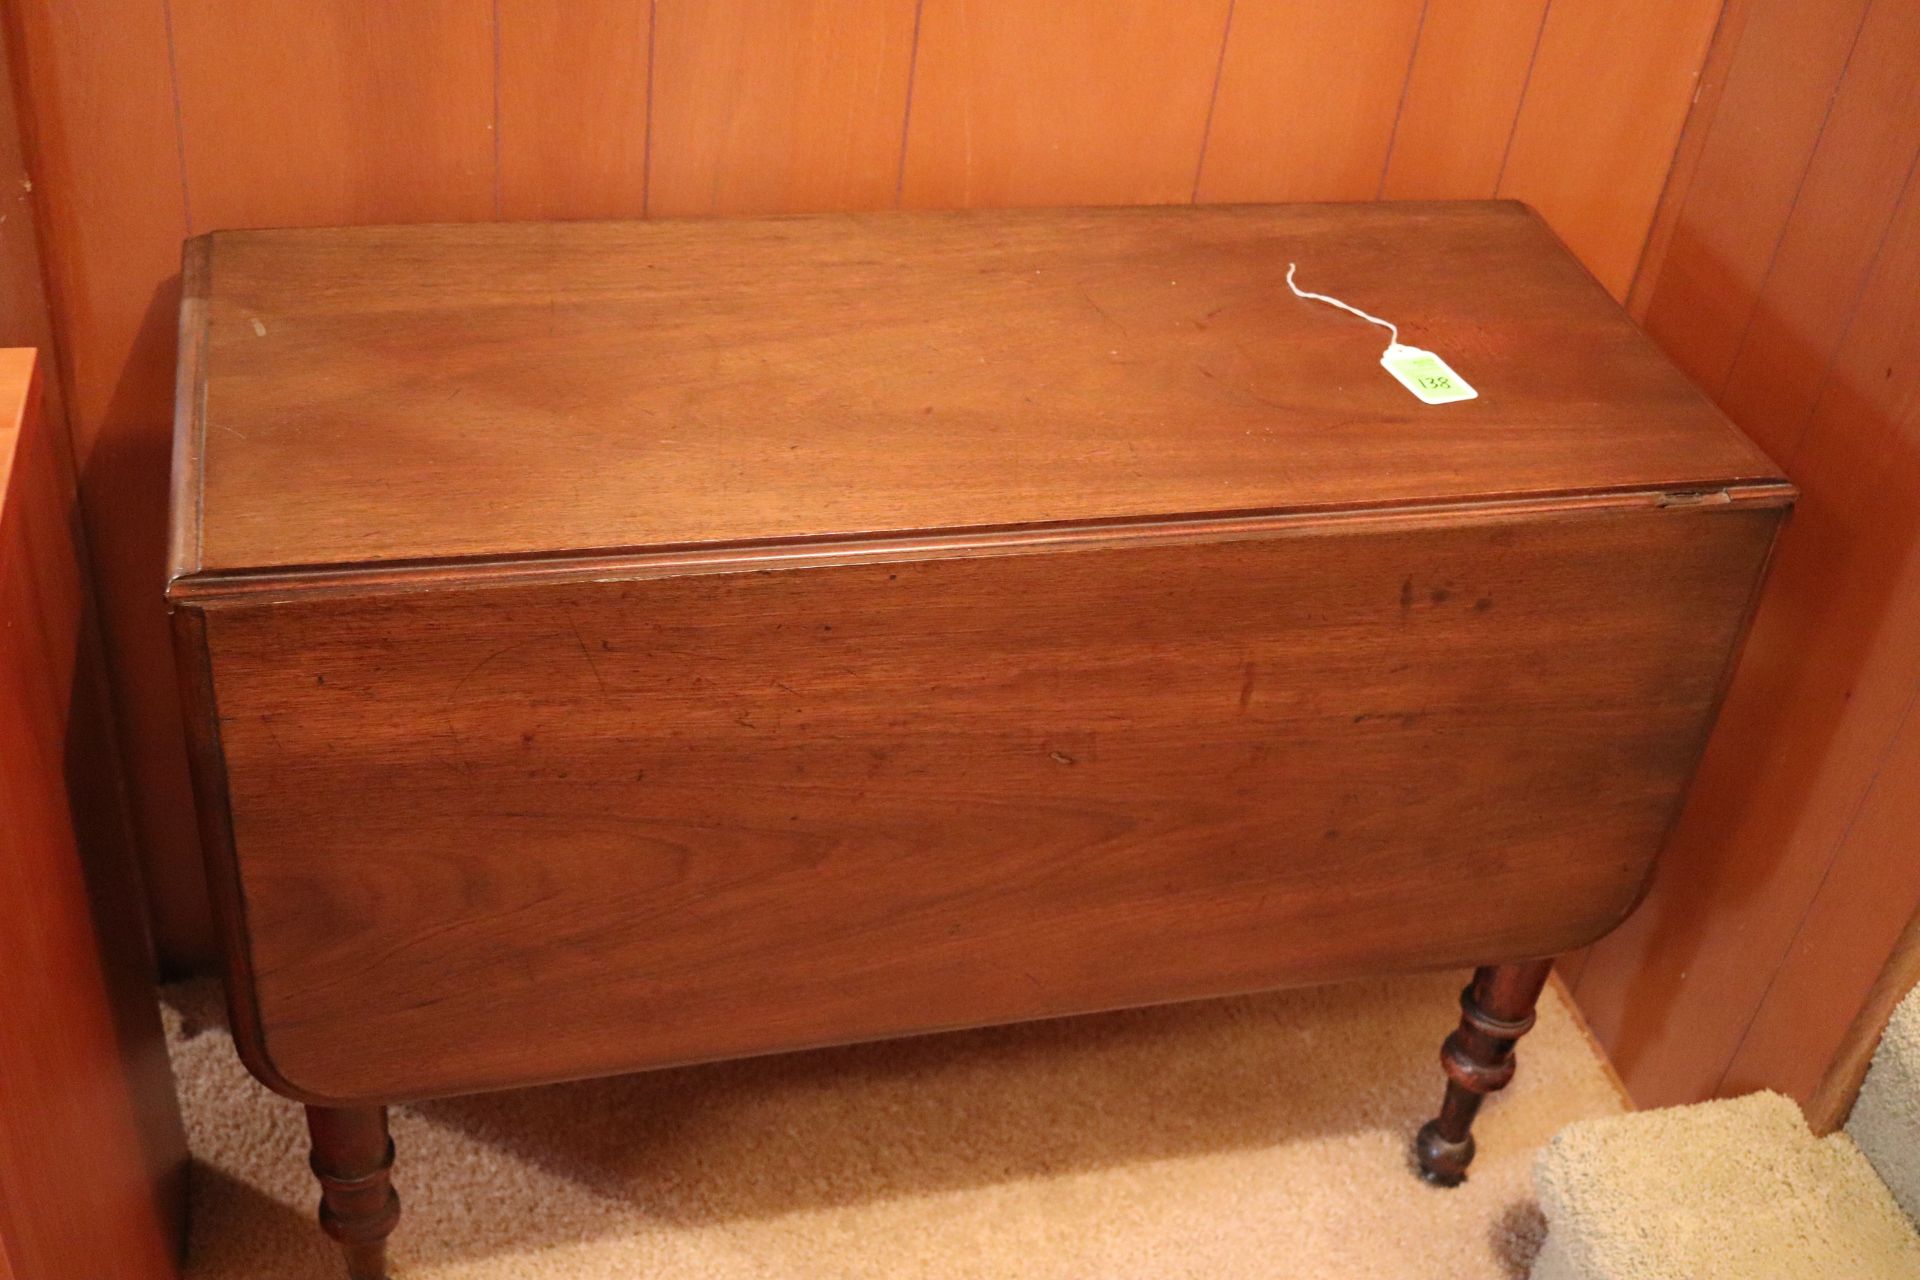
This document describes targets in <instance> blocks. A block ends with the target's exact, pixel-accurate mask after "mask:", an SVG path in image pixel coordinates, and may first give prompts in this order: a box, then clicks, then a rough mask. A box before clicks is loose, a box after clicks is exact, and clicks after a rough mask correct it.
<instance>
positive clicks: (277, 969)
mask: <svg viewBox="0 0 1920 1280" xmlns="http://www.w3.org/2000/svg"><path fill="white" fill-rule="evenodd" d="M1634 510H1635V509H1634V508H1632V507H1628V506H1620V505H1617V504H1616V505H1615V506H1613V507H1612V508H1611V509H1610V510H1602V511H1596V512H1591V513H1585V514H1581V513H1577V512H1576V513H1570V514H1563V515H1561V516H1559V517H1557V518H1555V517H1552V516H1541V515H1529V516H1523V517H1518V518H1509V519H1500V518H1479V519H1468V520H1465V521H1458V522H1451V523H1449V522H1442V523H1439V524H1435V525H1431V526H1428V527H1412V528H1396V527H1394V526H1392V525H1391V524H1387V525H1384V526H1383V525H1382V524H1380V523H1379V522H1378V521H1375V520H1371V519H1367V518H1363V517H1349V518H1346V519H1343V520H1340V521H1337V522H1335V523H1334V524H1333V525H1330V526H1325V527H1317V528H1315V529H1313V530H1307V531H1297V532H1292V533H1280V534H1277V535H1273V536H1265V537H1252V538H1245V539H1242V540H1237V541H1228V542H1214V541H1203V542H1198V543H1168V542H1167V541H1166V540H1165V539H1164V537H1162V536H1161V535H1159V534H1157V533H1155V532H1153V531H1151V530H1141V531H1139V532H1138V533H1131V532H1128V531H1126V530H1118V529H1117V530H1115V532H1114V533H1113V535H1112V536H1111V538H1110V539H1109V545H1107V546H1105V547H1098V546H1091V547H1087V548H1083V549H1079V550H1075V551H1072V552H1071V553H1067V554H1062V553H1060V552H1059V551H1050V550H1047V549H1044V548H1041V549H1034V550H1029V551H1028V552H1026V553H1021V554H999V555H985V556H983V555H978V554H971V555H969V554H964V553H963V554H958V555H955V556H950V557H947V558H940V559H910V560H899V561H894V562H891V563H877V564H863V563H841V564H838V565H822V566H819V567H813V568H805V569H800V570H797V571H796V570H785V571H783V570H782V569H781V567H780V566H779V563H778V562H777V561H774V562H768V563H764V564H759V565H755V564H752V563H749V564H746V565H743V566H742V568H741V569H740V570H739V571H736V572H731V573H727V572H713V571H701V572H693V573H682V574H679V575H677V576H650V577H638V576H629V575H623V574H621V573H620V572H618V571H602V572H598V573H596V574H595V575H593V577H592V578H591V579H584V578H569V577H565V576H561V577H557V578H553V579H549V580H543V581H532V582H516V583H509V584H507V585H502V586H487V585H485V580H484V579H480V580H468V581H466V582H465V583H461V582H460V578H461V577H462V576H464V575H461V574H458V573H456V574H453V575H451V576H448V575H447V574H446V573H444V572H443V573H440V574H437V575H436V577H435V579H420V580H416V581H415V582H413V583H412V584H411V585H410V586H408V587H406V588H405V589H399V590H389V591H380V592H375V593H372V594H361V593H347V594H344V595H343V594H340V593H338V592H332V591H327V590H321V591H318V592H303V591H301V590H299V589H298V588H297V587H296V588H294V589H293V590H291V591H289V590H287V589H285V588H275V589H274V590H272V591H271V592H266V593H255V592H247V593H244V594H242V595H238V596H230V597H225V598H221V599H213V600H208V601H207V602H206V605H205V612H204V628H205V632H204V634H205V645H206V650H205V653H206V661H207V662H208V664H209V666H208V669H209V670H210V671H211V672H212V678H213V685H214V690H215V694H214V696H215V697H217V699H218V705H219V722H218V727H217V740H218V743H219V746H220V749H221V752H222V754H223V757H224V760H225V763H226V773H225V779H226V800H227V803H226V804H225V805H214V806H210V811H212V812H214V813H221V812H231V814H232V828H231V838H232V848H233V849H234V850H235V855H234V856H235V858H236V863H237V867H238V886H237V888H238V892H239V894H240V899H241V904H242V910H240V911H238V912H235V913H234V914H233V915H232V916H231V917H230V919H231V920H233V921H234V922H235V923H236V927H239V928H243V929H244V932H243V933H242V934H241V935H240V936H239V938H238V939H237V941H236V945H237V946H238V947H239V948H240V949H241V950H242V951H243V952H244V968H243V971H242V976H240V977H239V978H237V980H239V981H242V982H245V983H246V984H247V988H246V989H248V990H251V991H252V992H253V993H254V995H255V996H256V998H257V1001H258V1006H257V1015H256V1016H257V1019H258V1021H257V1023H256V1024H255V1025H254V1027H253V1028H252V1029H247V1028H246V1027H245V1026H244V1024H243V1028H242V1039H243V1043H244V1044H245V1050H246V1052H247V1053H248V1055H249V1057H250V1060H251V1062H252V1064H253V1065H254V1067H255V1069H256V1071H260V1072H262V1074H263V1076H264V1078H266V1079H268V1080H269V1081H270V1082H272V1083H274V1084H275V1086H276V1087H278V1088H281V1089H283V1090H287V1091H290V1092H292V1093H294V1094H295V1095H296V1096H300V1097H303V1098H305V1099H307V1100H315V1099H316V1098H317V1099H318V1100H321V1101H328V1102H340V1101H357V1100H365V1101H373V1100H377V1099H393V1098H398V1097H406V1096H411V1095H416V1094H428V1093H442V1092H458V1091H465V1090H470V1089H477V1088H484V1087H489V1086H497V1085H504V1084H508V1083H524V1082H527V1081H531V1080H535V1079H544V1078H554V1077H559V1076H568V1075H585V1074H593V1073H599V1072H611V1071H623V1070H629V1069H633V1068H637V1067H642V1066H650V1065H659V1064H664V1063H668V1062H676V1061H687V1060H693V1059H701V1058H711V1057H721V1056H727V1055H731V1054H740V1053H750V1052H762V1051H767V1050H772V1049H782V1048H795V1047H799V1046H802V1045H809V1044H820V1043H827V1042H832V1041H839V1040H846V1039H854V1038H863V1037H869V1036H881V1035H893V1034H901V1033H905V1032H910V1031H918V1030H929V1029H933V1028H935V1027H946V1026H960V1025H967V1024H974V1023H982V1022H993V1021H1005V1020H1010V1019H1019V1018H1030V1017H1045V1016H1052V1015H1056V1014H1062V1013H1068V1012H1075V1011H1081V1010H1090V1009H1096V1008H1104V1007H1113V1006H1117V1005H1123V1004H1133V1003H1141V1002H1147V1001H1157V1000H1167V999H1177V998H1186V997H1194V996H1201V995H1211V994H1221V993H1224V992H1228V991H1239V990H1249V989H1254V988H1259V987H1265V986H1272V985H1278V984H1284V983H1289V982H1310V981H1327V980H1334V979H1337V978H1341V977H1349V976H1356V975H1358V974H1361V973H1369V972H1379V971H1386V970H1392V969H1397V968H1408V967H1422V966H1430V965H1431V966H1439V965H1446V964H1456V963H1461V962H1463V961H1466V960H1468V959H1469V958H1470V957H1474V956H1480V957H1520V956H1528V955H1539V954H1544V953H1551V952H1554V951H1557V950H1561V949H1563V948H1567V947H1572V946H1577V945H1579V944H1581V943H1584V942H1586V941H1587V940H1589V939H1591V938H1592V937H1594V936H1597V935H1598V934H1600V933H1602V932H1604V931H1605V930H1606V929H1607V928H1608V927H1610V926H1611V925H1612V924H1613V923H1614V922H1615V921H1616V920H1617V919H1618V918H1619V916H1620V915H1621V914H1622V913H1623V912H1625V911H1626V910H1627V908H1628V907H1629V906H1630V905H1631V904H1632V902H1633V901H1634V899H1635V897H1636V896H1637V893H1638V890H1639V886H1640V881H1641V877H1642V875H1643V874H1644V871H1645V869H1646V866H1647V864H1648V862H1649V860H1650V858H1651V857H1652V854H1653V852H1654V850H1655V848H1656V847H1657V845H1658V842H1659V836H1660V833H1661V832H1662V831H1663V830H1664V828H1665V826H1666V825H1667V823H1668V821H1669V820H1670V818H1671V815H1672V813H1673V810H1674V807H1675V805H1676V802H1677V799H1678V793H1679V787H1680V784H1681V782H1682V780H1683V779H1684V777H1685V775H1686V773H1687V771H1688V769H1689V767H1690V766H1691V763H1692V760H1693V757H1694V754H1695V753H1696V751H1697V750H1698V747H1699V744H1700V742H1701V741H1702V739H1703V737H1704V731H1705V726H1706V720H1707V714H1708V711H1709V709H1710V708H1711V706H1712V703H1713V701H1714V699H1715V697H1716V695H1717V691H1718V689H1719V686H1720V683H1721V678H1722V671H1723V668H1724V666H1725V664H1726V662H1727V659H1728V656H1729V654H1730V651H1731V648H1732V646H1733V643H1734V641H1735V639H1736V638H1737V636H1738V634H1739V632H1740V629H1741V626H1742V621H1743V618H1744V615H1745V612H1746V607H1747V603H1748V600H1749V598H1750V595H1751V591H1752V585H1753V577H1754V574H1755V572H1756V571H1757V569H1758V566H1759V564H1760V562H1761V560H1762V558H1763V557H1764V555H1765V551H1766V547H1767V545H1768V544H1769V542H1770V540H1771V538H1772V530H1773V527H1774V524H1775V522H1776V520H1777V517H1778V514H1779V512H1778V510H1777V509H1767V508H1762V509H1742V508H1739V507H1737V506H1736V507H1725V506H1723V507H1694V508H1673V509H1667V510H1658V509H1653V508H1644V507H1643V508H1639V509H1638V510H1637V513H1635V514H1627V513H1628V512H1630V511H1634ZM436 580H437V581H438V583H439V584H440V585H439V586H438V587H436V585H435V581H436ZM1276 582H1284V583H1287V584H1288V589H1287V590H1286V591H1283V592H1276V591H1275V590H1273V584H1274V583H1276ZM180 585H182V586H184V589H185V595H186V596H187V597H188V598H191V597H192V594H193V590H194V588H193V587H192V585H191V584H180ZM453 586H462V587H463V588H464V589H458V590H447V589H441V588H444V587H453ZM185 614H187V615H189V616H191V615H193V611H192V610H187V611H185ZM185 634H186V635H187V636H188V637H189V643H191V638H190V637H191V634H192V632H191V629H190V630H189V632H187V633H185ZM241 920H244V925H243V926H241V925H239V924H238V922H239V921H241ZM749 922H750V923H749ZM769 973H777V974H779V975H780V979H779V981H778V982H769V981H768V980H767V975H768V974H769ZM509 1028H511V1032H510V1033H507V1030H508V1029H509ZM343 1037H344V1038H343ZM348 1044H351V1045H353V1046H355V1047H354V1048H353V1049H351V1050H348V1049H347V1048H346V1046H347V1045H348Z"/></svg>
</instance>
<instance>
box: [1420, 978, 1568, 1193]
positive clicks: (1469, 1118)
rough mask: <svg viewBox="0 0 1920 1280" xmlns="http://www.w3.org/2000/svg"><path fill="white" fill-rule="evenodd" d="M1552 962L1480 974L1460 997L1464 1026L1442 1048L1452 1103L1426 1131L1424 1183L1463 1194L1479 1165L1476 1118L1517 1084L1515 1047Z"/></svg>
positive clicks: (1448, 1100) (1442, 1106) (1422, 1144)
mask: <svg viewBox="0 0 1920 1280" xmlns="http://www.w3.org/2000/svg"><path fill="white" fill-rule="evenodd" d="M1552 968H1553V961H1552V960H1529V961H1526V962H1525V963H1522V964H1501V965H1489V966H1487V967H1486V968H1483V969H1477V970H1475V971H1474V975H1473V982H1472V983H1470V984H1469V985H1468V987H1467V989H1466V990H1465V991H1462V992H1461V993H1460V1026H1459V1027H1458V1028H1457V1029H1456V1030H1455V1031H1454V1033H1453V1034H1452V1035H1450V1036H1448V1037H1447V1042H1446V1043H1445V1044H1444V1045H1442V1046H1441V1048H1440V1065H1441V1066H1442V1067H1444V1068H1445V1069H1446V1073H1447V1096H1446V1099H1445V1100H1444V1101H1443V1102H1442V1103H1441V1104H1440V1114H1439V1116H1437V1117H1436V1118H1434V1119H1432V1120H1429V1121H1427V1123H1426V1124H1424V1125H1422V1126H1421V1128H1420V1136H1419V1137H1417V1138H1415V1139H1414V1143H1413V1153H1414V1158H1415V1159H1416V1160H1418V1161H1419V1164H1420V1176H1421V1177H1423V1178H1425V1179H1426V1180H1427V1181H1428V1182H1431V1183H1434V1184H1436V1185H1438V1186H1442V1187H1457V1186H1459V1185H1460V1184H1461V1183H1462V1182H1464V1181H1466V1178H1467V1165H1469V1164H1470V1163H1472V1161H1473V1118H1474V1116H1476V1115H1478V1114H1479V1111H1480V1103H1481V1102H1482V1101H1483V1100H1484V1099H1485V1098H1486V1096H1487V1095H1488V1094H1490V1093H1493V1092H1496V1091H1497V1090H1500V1089H1504V1088H1506V1087H1507V1082H1508V1081H1510V1080H1512V1079H1513V1044H1514V1041H1516V1040H1518V1039H1519V1038H1520V1037H1521V1036H1523V1035H1525V1034H1526V1033H1527V1030H1528V1028H1530V1027H1532V1026H1533V1005H1534V1002H1535V1001H1536V1000H1538V999H1539V998H1540V989H1541V988H1542V987H1544V986H1546V985H1547V974H1548V973H1549V972H1550V971H1551V970H1552Z"/></svg>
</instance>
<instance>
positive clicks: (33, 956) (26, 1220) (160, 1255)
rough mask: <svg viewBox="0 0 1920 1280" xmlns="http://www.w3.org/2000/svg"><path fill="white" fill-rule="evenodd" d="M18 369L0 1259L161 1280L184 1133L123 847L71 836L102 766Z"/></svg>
mask: <svg viewBox="0 0 1920 1280" xmlns="http://www.w3.org/2000/svg"><path fill="white" fill-rule="evenodd" d="M33 367H34V359H33V353H32V352H30V351H23V350H6V351H0V620H4V625H0V939H4V940H5V941H4V944H0V1096H3V1097H4V1105H0V1256H5V1257H8V1258H9V1259H10V1260H11V1262H12V1265H13V1266H14V1267H15V1268H16V1269H17V1270H18V1272H19V1274H20V1275H21V1276H22V1277H23V1278H24V1277H42V1276H44V1277H53V1276H114V1277H125V1278H126V1280H168V1278H170V1277H172V1276H175V1275H177V1274H178V1267H177V1251H178V1250H179V1248H180V1246H181V1245H182V1244H183V1243H184V1241H183V1237H182V1233H183V1227H184V1221H183V1211H184V1206H185V1197H184V1192H185V1175H186V1142H185V1138H184V1136H183V1135H182V1133H181V1129H180V1115H179V1110H178V1107H177V1106H176V1104H175V1102H174V1096H173V1087H172V1085H173V1081H172V1076H171V1074H170V1071H169V1068H168V1066H167V1059H166V1053H165V1046H164V1043H163V1041H162V1037H161V1031H160V1019H159V1014H158V1011H157V1009H156V1007H155V1002H154V992H153V975H152V970H151V967H150V964H151V961H150V957H149V955H148V953H147V949H146V938H145V935H144V932H143V929H142V922H141V919H140V915H141V903H140V901H139V896H138V893H137V891H135V880H134V877H133V876H132V874H131V872H132V869H131V866H130V865H129V863H128V857H129V850H128V849H127V848H126V846H125V844H124V843H122V842H120V841H119V840H117V839H116V840H100V839H97V838H92V839H90V838H88V837H87V835H86V826H87V825H90V824H91V815H90V814H89V813H88V810H89V809H92V808H98V807H110V806H112V805H113V804H114V802H115V801H114V790H115V787H116V784H117V780H116V779H115V778H114V777H113V776H111V775H110V774H105V773H103V772H101V771H100V770H99V769H98V768H97V765H98V761H97V760H95V759H93V758H92V757H91V755H90V754H76V752H75V744H76V743H81V744H85V743H87V742H90V741H92V740H94V739H95V737H96V734H97V727H96V725H95V723H94V722H95V721H96V720H97V718H98V716H99V713H100V708H99V706H98V705H97V703H96V702H95V700H94V696H93V695H94V690H95V687H96V686H95V684H94V682H93V680H92V672H91V663H92V662H93V661H94V660H95V650H94V648H93V645H92V644H91V638H90V636H89V634H88V633H89V631H90V628H91V616H90V609H89V606H88V592H87V590H86V584H85V582H84V581H83V579H82V577H81V572H80V562H79V559H78V557H77V555H76V554H75V549H74V547H73V544H72V541H71V525H70V521H69V518H68V498H67V496H66V493H65V485H64V483H63V482H62V480H61V477H60V469H59V467H58V465H57V460H58V453H59V449H58V448H57V447H56V445H55V442H54V440H53V438H52V436H51V434H50V432H49V430H48V427H49V424H48V423H46V422H45V421H44V419H42V418H41V417H40V416H39V415H38V414H37V413H36V412H35V404H36V396H35V395H34V394H33V390H32V376H33V373H32V371H33ZM96 835H97V833H96Z"/></svg>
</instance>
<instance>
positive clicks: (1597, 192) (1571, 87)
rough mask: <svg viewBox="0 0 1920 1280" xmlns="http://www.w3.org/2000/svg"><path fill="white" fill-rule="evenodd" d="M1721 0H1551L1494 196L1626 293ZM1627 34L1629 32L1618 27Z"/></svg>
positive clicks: (1617, 290)
mask: <svg viewBox="0 0 1920 1280" xmlns="http://www.w3.org/2000/svg"><path fill="white" fill-rule="evenodd" d="M1719 14H1720V0H1554V3H1553V5H1552V6H1551V7H1550V8H1549V9H1548V10H1547V18H1546V25H1545V27H1544V28H1543V29H1542V31H1541V33H1540V47H1539V49H1538V50H1537V51H1536V52H1535V54H1534V58H1533V71H1532V74H1531V75H1530V76H1529V78H1528V81H1527V93H1526V97H1525V98H1524V99H1523V100H1522V102H1521V104H1520V116H1519V119H1518V121H1517V122H1516V124H1515V126H1514V130H1513V141H1512V144H1511V146H1510V148H1509V150H1508V153H1507V160H1506V166H1505V169H1504V171H1503V172H1502V175H1501V178H1500V189H1499V192H1498V194H1500V195H1502V196H1509V197H1512V198H1514V199H1517V200H1525V201H1527V202H1528V203H1529V204H1531V205H1533V206H1534V207H1535V208H1537V209H1539V210H1540V212H1541V214H1542V215H1543V216H1545V218H1546V219H1547V221H1548V222H1550V223H1551V224H1552V225H1553V228H1554V230H1556V231H1558V232H1559V233H1560V236H1561V238H1562V239H1564V240H1565V241H1566V242H1567V244H1568V246H1569V247H1571V248H1572V249H1573V251H1574V252H1575V253H1576V254H1578V255H1579V257H1580V260H1581V261H1582V262H1584V263H1586V264H1587V267H1588V268H1589V269H1590V270H1591V271H1592V272H1593V273H1594V275H1595V276H1597V277H1598V278H1599V280H1600V282H1601V283H1602V284H1603V285H1605V286H1606V287H1607V289H1608V291H1609V292H1611V293H1612V294H1613V296H1614V297H1616V298H1624V297H1626V296H1627V287H1628V285H1629V284H1630V282H1631V281H1632V279H1633V272H1634V268H1635V267H1637V266H1638V265H1639V262H1640V249H1641V246H1642V245H1643V244H1644V243H1645V241H1646V237H1647V229H1648V228H1649V227H1650V226H1651V225H1652V222H1653V212H1654V206H1655V205H1656V204H1658V203H1659V200H1660V193H1661V189H1662V187H1663V186H1664V184H1665V182H1666V177H1667V169H1668V166H1669V163H1670V162H1671V160H1672V157H1673V151H1674V146H1675V144H1676V143H1677V142H1678V141H1679V137H1680V128H1681V124H1682V122H1683V121H1684V120H1685V119H1686V114H1687V107H1688V105H1689V103H1690V102H1691V101H1692V99H1693V88H1694V83H1695V80H1696V79H1697V77H1698V74H1699V71H1700V65H1701V62H1702V61H1703V60H1704V58H1705V56H1706V51H1707V43H1708V41H1709V39H1710V38H1711V36H1712V34H1713V27H1714V21H1715V19H1717V18H1718V17H1719ZM1625 32H1632V33H1633V37H1632V38H1631V39H1623V38H1622V34H1623V33H1625Z"/></svg>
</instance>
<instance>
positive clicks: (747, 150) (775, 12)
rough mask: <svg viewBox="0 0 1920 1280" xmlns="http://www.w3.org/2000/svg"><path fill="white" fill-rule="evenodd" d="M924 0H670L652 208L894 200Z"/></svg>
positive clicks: (662, 37) (859, 205) (664, 9)
mask: <svg viewBox="0 0 1920 1280" xmlns="http://www.w3.org/2000/svg"><path fill="white" fill-rule="evenodd" d="M917 11H918V5H917V3H916V0H859V2H858V3H849V2H848V0H666V2H665V3H663V4H661V5H660V6H659V7H658V14H659V17H658V21H659V29H658V31H657V32H656V33H655V52H654V58H655V63H654V75H655V77H656V79H655V86H654V95H653V110H654V139H655V141H654V149H653V163H652V175H653V176H652V192H651V195H650V198H649V202H648V209H649V211H650V212H652V213H654V214H705V213H796V212H805V211H809V210H831V209H881V208H887V207H889V206H891V205H892V204H893V203H894V200H895V197H896V196H897V194H898V191H899V182H900V150H901V146H902V144H903V139H904V136H905V122H906V111H907V81H908V76H909V72H910V69H911V67H912V64H913V54H914V30H915V21H914V20H915V16H916V13H917Z"/></svg>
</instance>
